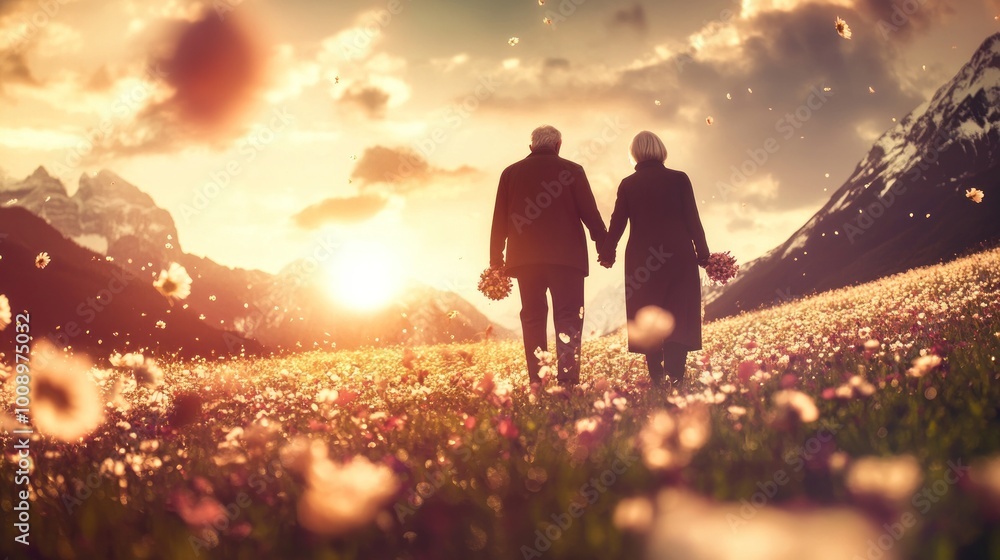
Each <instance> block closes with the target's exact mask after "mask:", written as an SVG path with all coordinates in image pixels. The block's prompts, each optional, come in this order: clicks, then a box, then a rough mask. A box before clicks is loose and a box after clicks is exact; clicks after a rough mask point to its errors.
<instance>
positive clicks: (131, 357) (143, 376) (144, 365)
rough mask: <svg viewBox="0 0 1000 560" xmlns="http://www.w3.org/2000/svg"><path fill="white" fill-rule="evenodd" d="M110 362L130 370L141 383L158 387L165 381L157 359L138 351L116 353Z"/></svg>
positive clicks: (153, 387) (136, 380)
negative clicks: (123, 353) (147, 356)
mask: <svg viewBox="0 0 1000 560" xmlns="http://www.w3.org/2000/svg"><path fill="white" fill-rule="evenodd" d="M110 362H111V365H113V366H115V367H117V368H122V369H125V370H128V371H129V373H131V374H132V376H133V377H134V378H135V382H136V383H137V384H139V385H143V386H145V387H149V388H150V389H156V388H157V387H159V386H160V385H161V384H162V383H163V370H161V369H160V366H158V365H157V364H156V360H153V359H152V358H146V357H145V356H143V355H142V354H139V353H137V352H132V353H129V354H125V355H122V354H115V355H113V356H111V358H110Z"/></svg>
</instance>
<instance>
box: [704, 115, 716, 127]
mask: <svg viewBox="0 0 1000 560" xmlns="http://www.w3.org/2000/svg"><path fill="white" fill-rule="evenodd" d="M714 123H715V119H713V118H712V117H705V124H707V125H709V126H712V125H713V124H714Z"/></svg>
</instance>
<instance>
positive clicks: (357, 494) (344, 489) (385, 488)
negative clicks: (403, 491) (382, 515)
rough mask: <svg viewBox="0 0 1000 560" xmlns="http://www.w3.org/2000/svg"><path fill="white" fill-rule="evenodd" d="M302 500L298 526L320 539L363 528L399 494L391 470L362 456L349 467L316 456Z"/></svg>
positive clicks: (309, 471) (357, 457) (356, 458)
mask: <svg viewBox="0 0 1000 560" xmlns="http://www.w3.org/2000/svg"><path fill="white" fill-rule="evenodd" d="M305 478H306V491H305V492H304V493H303V494H302V497H301V498H299V504H298V518H299V523H300V524H302V526H303V527H305V528H306V529H308V530H310V531H312V532H314V533H317V534H321V535H326V536H337V535H343V534H346V533H349V532H351V531H353V530H355V529H358V528H361V527H364V526H365V525H367V524H368V523H371V522H372V520H374V519H375V516H376V515H377V514H378V512H379V511H380V510H381V509H382V507H383V506H384V505H385V504H386V502H387V501H388V500H389V499H390V498H391V497H392V496H393V495H394V494H395V493H396V490H397V489H398V487H399V482H398V481H397V480H396V477H395V475H394V474H393V472H392V469H390V468H389V467H387V466H385V465H377V464H374V463H372V462H371V461H369V460H368V459H366V458H364V457H362V456H360V455H359V456H356V457H354V458H353V459H351V460H350V461H348V462H346V463H335V462H333V461H331V460H330V459H329V458H327V457H321V458H316V457H315V456H313V460H312V461H311V464H310V465H309V467H308V468H307V470H306V477H305Z"/></svg>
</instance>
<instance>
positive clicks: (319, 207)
mask: <svg viewBox="0 0 1000 560" xmlns="http://www.w3.org/2000/svg"><path fill="white" fill-rule="evenodd" d="M387 203H388V199H387V198H385V197H383V196H381V195H377V194H361V195H358V196H348V197H332V198H327V199H326V200H323V201H322V202H318V203H316V204H313V205H312V206H308V207H306V208H305V209H303V210H302V211H301V212H299V213H298V214H295V215H294V216H292V220H294V221H295V224H296V225H298V226H299V227H301V228H304V229H316V228H318V227H320V226H322V225H324V224H328V223H342V224H352V223H358V222H363V221H365V220H367V219H369V218H372V217H373V216H375V215H376V214H378V213H379V212H381V211H382V209H383V208H385V206H386V204H387Z"/></svg>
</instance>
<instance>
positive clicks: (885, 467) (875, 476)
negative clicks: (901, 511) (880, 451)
mask: <svg viewBox="0 0 1000 560" xmlns="http://www.w3.org/2000/svg"><path fill="white" fill-rule="evenodd" d="M922 481H923V474H922V473H921V472H920V464H919V463H917V460H916V459H915V458H913V457H912V456H910V455H903V456H900V457H863V458H861V459H857V460H855V461H853V462H851V464H850V466H849V467H848V470H847V477H846V479H845V481H844V483H845V484H846V486H847V489H848V491H850V493H851V494H853V495H854V496H855V497H858V498H870V499H871V498H873V499H876V500H879V501H881V502H883V503H886V504H887V505H890V506H891V505H902V504H905V503H906V502H908V501H909V500H910V498H911V496H913V493H914V492H916V490H917V486H919V485H920V483H921V482H922Z"/></svg>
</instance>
